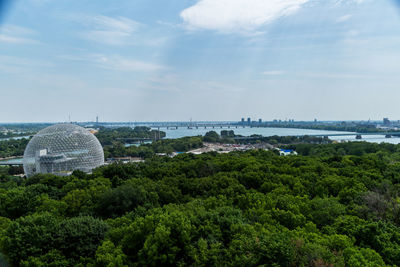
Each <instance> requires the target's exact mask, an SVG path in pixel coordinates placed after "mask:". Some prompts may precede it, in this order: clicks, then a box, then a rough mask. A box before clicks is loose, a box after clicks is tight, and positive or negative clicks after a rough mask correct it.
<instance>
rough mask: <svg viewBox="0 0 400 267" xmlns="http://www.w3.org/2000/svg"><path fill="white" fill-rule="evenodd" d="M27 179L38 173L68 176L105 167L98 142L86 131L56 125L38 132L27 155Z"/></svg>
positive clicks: (64, 125)
mask: <svg viewBox="0 0 400 267" xmlns="http://www.w3.org/2000/svg"><path fill="white" fill-rule="evenodd" d="M23 163H24V171H25V174H26V176H27V177H31V176H33V175H35V174H37V173H53V174H57V175H69V174H71V173H72V172H73V171H74V170H81V171H84V172H90V171H91V170H92V169H94V168H96V167H99V166H101V165H103V164H104V152H103V147H102V146H101V144H100V142H99V140H97V138H96V137H95V136H94V135H93V134H92V133H90V132H89V131H88V130H86V129H85V128H82V127H80V126H77V125H74V124H57V125H53V126H50V127H47V128H45V129H43V130H41V131H39V132H38V133H37V134H36V135H35V136H34V137H33V138H32V140H31V141H30V142H29V143H28V146H27V147H26V149H25V152H24V159H23Z"/></svg>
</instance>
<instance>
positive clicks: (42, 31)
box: [0, 0, 400, 123]
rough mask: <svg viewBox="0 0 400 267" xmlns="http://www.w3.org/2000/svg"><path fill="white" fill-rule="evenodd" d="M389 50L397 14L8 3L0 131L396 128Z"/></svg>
mask: <svg viewBox="0 0 400 267" xmlns="http://www.w3.org/2000/svg"><path fill="white" fill-rule="evenodd" d="M2 3H3V2H2ZM0 8H1V6H0ZM399 46H400V9H399V1H397V0H383V1H382V0H380V1H378V0H327V1H323V0H316V1H311V0H270V1H264V0H196V1H193V0H170V1H163V0H153V1H148V0H147V1H143V0H121V1H118V2H110V1H105V0H100V1H87V0H84V1H79V2H74V3H71V2H70V1H66V0H57V1H55V0H26V1H10V2H9V5H7V8H6V9H4V12H1V10H0V81H1V87H0V88H1V91H0V93H1V94H0V99H1V102H0V103H1V105H0V123H9V122H63V121H68V120H69V116H71V120H72V121H94V120H95V118H96V116H97V115H98V116H99V118H100V120H101V121H109V122H112V121H115V122H118V121H120V122H129V121H132V122H134V121H189V120H190V118H192V119H193V121H238V120H240V118H242V117H245V118H247V117H251V118H252V119H254V120H257V119H258V118H262V119H263V120H267V121H271V120H274V119H281V120H285V119H294V120H296V121H312V120H314V118H317V119H318V120H319V121H342V120H345V121H352V120H363V121H367V120H368V119H371V120H377V121H379V120H382V118H384V117H388V118H389V119H392V120H397V119H400V109H398V107H397V106H398V104H397V99H400V90H398V89H399V88H398V86H399V84H400V75H398V74H399V71H400V52H399V51H398V47H399Z"/></svg>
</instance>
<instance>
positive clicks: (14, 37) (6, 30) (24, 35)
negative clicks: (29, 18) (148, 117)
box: [0, 25, 40, 44]
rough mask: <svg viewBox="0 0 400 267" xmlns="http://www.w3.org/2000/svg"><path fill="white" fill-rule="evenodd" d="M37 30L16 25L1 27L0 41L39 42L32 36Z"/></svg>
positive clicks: (14, 42)
mask: <svg viewBox="0 0 400 267" xmlns="http://www.w3.org/2000/svg"><path fill="white" fill-rule="evenodd" d="M34 34H35V32H34V31H32V30H31V29H28V28H25V27H20V26H16V25H6V26H4V27H1V28H0V43H10V44H39V43H40V42H38V41H37V40H34V39H32V38H31V36H32V35H34Z"/></svg>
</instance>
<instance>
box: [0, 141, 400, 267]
mask: <svg viewBox="0 0 400 267" xmlns="http://www.w3.org/2000/svg"><path fill="white" fill-rule="evenodd" d="M293 146H295V148H296V149H297V150H298V151H301V154H302V155H299V156H287V157H284V156H278V155H276V154H275V153H273V152H269V151H262V150H259V151H258V150H253V151H248V152H233V153H229V154H217V153H208V154H203V155H197V156H196V155H191V154H182V155H179V156H177V157H175V158H168V157H154V158H151V159H148V160H146V162H145V163H137V164H136V163H135V164H113V165H109V166H104V167H101V168H98V169H96V170H94V171H93V173H92V174H85V173H82V172H78V171H77V172H74V173H73V175H71V176H67V177H57V176H52V175H37V176H34V177H32V178H30V179H24V178H16V177H12V176H9V175H8V174H7V170H6V169H0V170H2V171H3V172H2V173H1V172H0V173H1V174H0V251H1V252H2V254H3V257H4V258H5V259H7V261H8V262H9V263H10V264H11V265H15V266H18V265H20V266H157V265H158V266H188V265H191V266H261V265H263V266H385V265H388V266H400V195H399V194H400V146H399V145H389V144H384V145H378V144H369V143H364V142H354V143H345V144H326V145H293ZM0 258H1V256H0ZM0 261H1V259H0Z"/></svg>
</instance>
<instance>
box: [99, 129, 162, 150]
mask: <svg viewBox="0 0 400 267" xmlns="http://www.w3.org/2000/svg"><path fill="white" fill-rule="evenodd" d="M96 137H97V138H98V139H99V141H100V143H101V144H102V145H103V146H106V145H112V144H113V143H114V142H118V141H119V142H123V143H135V142H137V140H139V139H150V140H157V139H161V138H164V137H165V132H163V131H158V130H152V129H151V128H149V127H144V126H137V127H135V128H131V127H119V128H106V127H100V129H99V131H98V133H97V134H96Z"/></svg>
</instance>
